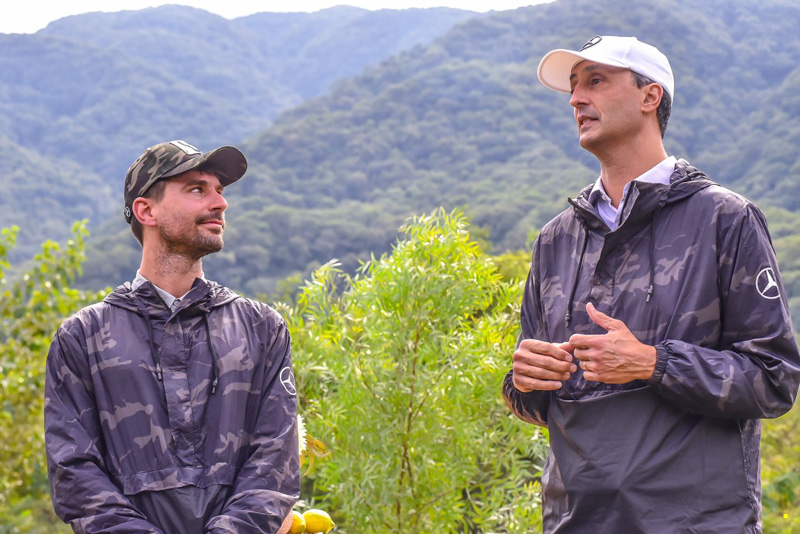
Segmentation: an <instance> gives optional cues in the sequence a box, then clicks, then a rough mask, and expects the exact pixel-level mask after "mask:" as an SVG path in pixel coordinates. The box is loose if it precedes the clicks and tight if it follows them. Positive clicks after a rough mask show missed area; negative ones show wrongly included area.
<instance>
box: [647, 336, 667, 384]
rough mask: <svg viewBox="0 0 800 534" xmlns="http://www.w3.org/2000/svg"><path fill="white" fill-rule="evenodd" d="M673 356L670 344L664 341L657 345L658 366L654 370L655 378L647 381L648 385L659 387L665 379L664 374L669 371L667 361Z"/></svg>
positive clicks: (652, 377)
mask: <svg viewBox="0 0 800 534" xmlns="http://www.w3.org/2000/svg"><path fill="white" fill-rule="evenodd" d="M671 355H672V351H670V350H669V342H668V341H662V342H661V343H659V344H658V345H656V366H655V369H653V376H651V377H650V378H648V379H647V384H648V385H650V386H657V385H658V384H660V383H661V380H662V379H663V378H664V373H665V372H666V371H667V361H668V360H669V358H670V356H671Z"/></svg>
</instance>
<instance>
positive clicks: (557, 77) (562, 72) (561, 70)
mask: <svg viewBox="0 0 800 534" xmlns="http://www.w3.org/2000/svg"><path fill="white" fill-rule="evenodd" d="M590 52H591V50H590V49H587V52H585V53H580V52H576V51H574V50H564V49H558V50H553V51H551V52H548V53H547V54H546V55H545V56H544V57H543V58H542V60H541V61H540V62H539V68H538V70H537V74H538V75H539V81H540V82H542V85H544V86H545V87H547V88H550V89H553V90H554V91H560V92H562V93H569V92H571V91H572V87H571V86H570V83H569V77H570V75H571V74H572V68H573V67H574V66H575V65H577V64H578V63H580V62H581V61H585V60H590V61H597V59H594V58H592V55H591V53H590ZM597 62H598V63H602V64H604V65H610V66H612V67H620V68H627V67H626V66H625V65H623V64H622V63H617V62H612V61H608V60H607V59H604V60H602V61H597Z"/></svg>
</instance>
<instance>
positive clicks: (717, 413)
mask: <svg viewBox="0 0 800 534" xmlns="http://www.w3.org/2000/svg"><path fill="white" fill-rule="evenodd" d="M538 74H539V80H540V81H541V82H542V83H543V84H544V85H545V86H547V87H549V88H551V89H555V90H557V91H561V92H564V93H569V94H570V100H569V102H570V105H571V106H572V107H573V108H574V113H575V122H576V126H577V130H578V137H579V142H580V145H581V147H583V148H584V149H586V150H588V151H589V152H590V153H592V154H593V155H594V156H595V157H596V158H597V160H598V161H599V163H600V176H599V178H597V180H596V181H595V182H594V183H593V184H590V185H589V186H587V187H586V188H584V189H583V191H581V192H580V193H579V195H578V196H577V197H576V198H575V199H572V200H570V204H571V206H570V207H568V208H567V209H566V210H565V211H563V212H562V213H561V214H559V215H558V216H556V218H555V219H553V220H552V221H550V222H549V223H548V224H547V225H545V227H544V228H543V229H542V231H541V233H540V235H539V237H538V239H537V240H536V243H535V244H534V250H533V256H532V262H531V269H530V274H529V276H528V281H527V284H526V287H525V291H524V294H523V298H522V310H521V327H522V328H521V334H520V338H519V342H518V345H517V350H516V352H514V355H513V364H512V369H511V371H510V372H509V373H508V375H507V376H506V379H505V382H504V384H503V394H504V396H505V399H506V403H507V404H508V406H509V408H510V409H511V410H512V411H513V412H514V413H515V414H516V415H517V416H518V417H519V418H521V419H522V420H524V421H528V422H530V423H533V424H537V425H542V426H546V427H548V428H549V437H550V454H549V457H548V460H547V464H546V466H545V468H544V472H543V474H542V488H543V494H542V515H543V524H544V532H546V533H584V532H587V533H588V532H591V533H608V534H619V533H626V534H628V533H647V534H660V533H665V534H666V533H669V534H672V533H675V532H705V533H712V532H713V533H719V534H729V533H731V532H740V533H741V532H746V533H760V532H761V502H760V500H761V487H760V475H759V455H760V453H759V437H760V419H761V418H765V417H777V416H779V415H781V414H783V413H785V412H786V411H788V410H789V409H790V408H791V406H792V404H793V403H794V400H795V396H796V393H797V387H798V383H799V382H800V355H798V350H797V346H796V343H795V339H794V332H793V330H792V323H791V319H790V317H789V307H788V304H787V298H786V294H785V292H784V290H783V285H782V283H781V278H780V275H779V272H778V266H777V262H776V259H775V253H774V251H773V248H772V244H771V241H770V236H769V233H768V231H767V225H766V221H765V219H764V216H763V214H762V213H761V211H759V209H758V208H757V207H756V206H755V205H753V204H752V203H751V202H749V201H747V200H746V199H745V198H743V197H741V196H739V195H737V194H735V193H733V192H731V191H729V190H727V189H724V188H723V187H721V186H719V185H717V184H716V183H714V182H712V181H711V180H710V179H709V178H708V177H707V176H706V175H705V174H703V173H702V172H701V171H699V170H698V169H696V168H694V167H692V166H691V165H690V164H689V163H688V162H686V161H685V160H676V159H675V158H674V157H668V156H667V153H666V151H665V150H664V145H663V142H662V138H663V136H664V132H665V130H666V127H667V122H668V119H669V115H670V110H671V104H672V101H673V99H674V96H675V86H674V80H673V74H672V69H671V67H670V65H669V61H668V60H667V58H666V57H665V56H664V54H662V53H661V52H660V51H658V50H657V49H656V48H654V47H653V46H650V45H648V44H645V43H642V42H640V41H638V40H637V39H636V38H634V37H615V36H598V37H595V38H593V39H591V40H590V41H589V42H588V43H586V44H585V45H584V46H583V48H581V49H580V50H578V51H572V50H554V51H552V52H550V53H548V54H547V55H545V57H544V58H543V59H542V61H541V63H540V64H539V70H538Z"/></svg>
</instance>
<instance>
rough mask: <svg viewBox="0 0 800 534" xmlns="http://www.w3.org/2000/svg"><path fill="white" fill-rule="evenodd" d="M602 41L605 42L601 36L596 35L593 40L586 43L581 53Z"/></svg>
mask: <svg viewBox="0 0 800 534" xmlns="http://www.w3.org/2000/svg"><path fill="white" fill-rule="evenodd" d="M602 40H603V38H602V37H600V36H599V35H595V36H594V37H592V38H591V39H589V40H588V41H586V44H585V45H583V46H582V47H581V51H583V50H586V49H587V48H589V47H590V46H594V45H596V44H597V43H599V42H600V41H602Z"/></svg>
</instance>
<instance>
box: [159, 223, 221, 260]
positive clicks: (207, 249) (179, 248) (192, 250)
mask: <svg viewBox="0 0 800 534" xmlns="http://www.w3.org/2000/svg"><path fill="white" fill-rule="evenodd" d="M212 218H216V219H221V218H222V216H221V215H215V216H213V217H208V216H206V217H201V218H198V219H197V220H196V221H194V226H193V230H194V231H193V232H192V233H191V235H189V236H188V237H187V236H183V235H179V236H175V235H171V234H169V233H168V232H167V229H166V228H165V227H163V226H162V227H159V230H158V231H159V234H160V236H161V240H162V242H163V243H164V246H165V250H166V252H167V254H169V255H171V256H181V257H184V258H186V259H188V260H190V261H197V260H199V259H200V258H202V257H203V256H207V255H208V254H213V253H214V252H219V251H220V250H222V248H223V246H224V244H225V243H224V241H223V239H222V234H221V233H220V234H218V235H213V236H208V235H205V234H204V233H201V232H200V231H199V229H198V225H200V224H202V223H203V221H205V220H208V219H212Z"/></svg>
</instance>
